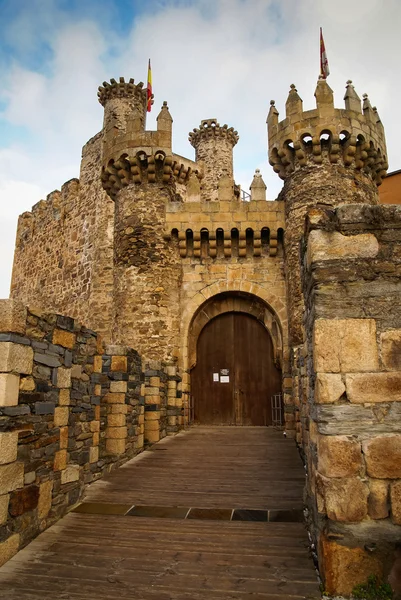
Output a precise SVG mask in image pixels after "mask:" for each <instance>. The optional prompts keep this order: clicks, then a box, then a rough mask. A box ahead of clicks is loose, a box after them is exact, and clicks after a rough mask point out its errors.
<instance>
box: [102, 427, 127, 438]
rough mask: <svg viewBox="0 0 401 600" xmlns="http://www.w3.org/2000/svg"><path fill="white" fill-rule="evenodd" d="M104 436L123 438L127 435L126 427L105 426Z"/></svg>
mask: <svg viewBox="0 0 401 600" xmlns="http://www.w3.org/2000/svg"><path fill="white" fill-rule="evenodd" d="M106 437H107V438H108V439H125V438H126V437H127V428H126V427H107V430H106Z"/></svg>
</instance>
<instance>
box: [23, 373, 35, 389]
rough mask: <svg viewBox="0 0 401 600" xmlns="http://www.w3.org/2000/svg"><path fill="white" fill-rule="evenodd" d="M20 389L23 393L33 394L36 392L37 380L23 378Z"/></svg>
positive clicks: (29, 377)
mask: <svg viewBox="0 0 401 600" xmlns="http://www.w3.org/2000/svg"><path fill="white" fill-rule="evenodd" d="M19 389H20V391H21V392H33V391H34V390H35V380H34V378H33V377H31V376H30V375H28V377H21V378H20V381H19Z"/></svg>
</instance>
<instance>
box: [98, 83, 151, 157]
mask: <svg viewBox="0 0 401 600" xmlns="http://www.w3.org/2000/svg"><path fill="white" fill-rule="evenodd" d="M97 95H98V99H99V102H100V104H101V105H102V106H103V107H104V120H103V142H104V145H103V157H104V159H105V160H109V159H110V158H112V156H113V151H114V147H115V145H116V142H118V144H119V145H121V144H123V143H124V142H127V145H128V144H129V141H130V139H132V136H133V134H135V133H138V132H142V131H145V123H146V99H147V92H146V89H144V87H143V83H142V82H140V83H138V84H135V83H134V80H133V79H130V80H129V81H128V82H126V81H125V80H124V77H120V79H119V81H118V82H117V81H116V80H115V79H111V80H110V83H108V82H107V81H104V82H103V85H102V86H100V87H99V91H98V94H97Z"/></svg>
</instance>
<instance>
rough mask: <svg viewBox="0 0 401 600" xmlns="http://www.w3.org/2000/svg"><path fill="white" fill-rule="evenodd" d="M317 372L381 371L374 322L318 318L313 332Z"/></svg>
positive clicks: (370, 320) (368, 320)
mask: <svg viewBox="0 0 401 600" xmlns="http://www.w3.org/2000/svg"><path fill="white" fill-rule="evenodd" d="M313 362H314V369H315V371H316V372H326V373H355V372H365V371H375V370H377V369H378V368H379V359H378V352H377V344H376V322H375V321H374V320H373V319H317V320H316V321H315V326H314V331H313Z"/></svg>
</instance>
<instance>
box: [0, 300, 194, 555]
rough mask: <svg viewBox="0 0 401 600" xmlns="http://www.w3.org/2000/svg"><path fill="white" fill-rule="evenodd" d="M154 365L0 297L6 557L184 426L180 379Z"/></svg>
mask: <svg viewBox="0 0 401 600" xmlns="http://www.w3.org/2000/svg"><path fill="white" fill-rule="evenodd" d="M151 366H152V367H153V369H155V365H151ZM156 366H157V370H152V371H150V370H149V368H150V367H149V366H148V367H146V370H145V372H144V373H143V372H142V367H141V358H140V356H139V355H138V353H137V352H136V351H134V350H131V349H129V348H127V347H125V346H110V345H108V346H107V345H106V347H104V345H103V344H102V342H101V339H100V337H99V336H98V335H97V334H96V333H95V332H93V331H92V330H89V329H87V328H85V327H82V326H81V325H80V324H79V323H78V322H76V321H75V320H74V319H72V318H70V317H64V316H61V315H56V314H48V313H44V312H42V311H40V310H38V309H30V310H28V311H27V310H26V309H25V308H24V307H23V305H21V304H19V303H17V302H15V301H14V300H2V301H0V565H1V564H3V563H4V562H6V561H7V560H8V559H9V558H10V557H11V556H13V555H14V554H15V553H16V552H17V551H18V550H19V549H20V548H22V547H24V546H25V545H26V544H27V543H28V542H29V541H30V540H31V539H32V538H33V537H35V536H36V535H37V534H38V533H39V532H40V531H43V530H44V529H46V528H47V527H48V526H49V525H51V524H52V523H54V522H55V521H56V520H57V519H59V518H60V517H61V516H62V515H63V514H65V513H66V512H67V510H68V508H69V507H70V506H72V505H74V504H75V503H76V502H78V501H79V500H80V498H81V497H82V495H83V493H84V490H85V486H86V485H87V484H90V483H91V482H92V481H95V480H96V479H98V478H100V477H102V476H103V475H105V474H106V473H108V472H109V471H110V470H111V469H113V468H115V467H117V466H119V465H120V464H122V463H123V462H125V461H126V460H128V459H129V458H131V457H133V456H134V455H135V454H137V453H138V452H140V451H141V450H143V448H144V445H146V444H148V443H152V442H153V441H157V440H158V439H161V438H162V437H164V436H165V435H172V434H174V433H175V432H176V431H178V429H179V427H180V425H181V424H182V421H183V419H182V415H181V409H180V407H179V408H176V397H177V396H178V395H180V394H179V393H177V383H178V382H179V381H180V380H179V378H178V377H177V376H176V369H175V367H174V366H169V367H166V366H165V365H163V364H162V363H158V364H157V365H156Z"/></svg>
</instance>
